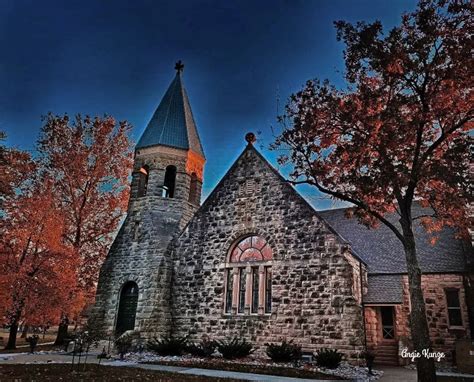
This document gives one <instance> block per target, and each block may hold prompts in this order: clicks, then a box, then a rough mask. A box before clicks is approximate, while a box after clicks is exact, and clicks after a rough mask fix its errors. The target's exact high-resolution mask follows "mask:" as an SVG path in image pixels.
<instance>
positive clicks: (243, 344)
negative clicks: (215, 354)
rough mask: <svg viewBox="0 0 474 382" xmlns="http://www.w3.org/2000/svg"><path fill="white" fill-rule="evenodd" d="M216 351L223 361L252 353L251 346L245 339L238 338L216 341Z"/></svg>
mask: <svg viewBox="0 0 474 382" xmlns="http://www.w3.org/2000/svg"><path fill="white" fill-rule="evenodd" d="M217 350H219V352H220V353H221V354H222V357H224V358H225V359H235V358H243V357H246V356H248V355H250V354H251V353H253V351H254V349H253V346H252V345H251V344H250V343H248V342H247V341H246V340H245V338H244V339H243V340H240V339H239V338H238V337H234V338H232V339H228V340H224V341H218V342H217Z"/></svg>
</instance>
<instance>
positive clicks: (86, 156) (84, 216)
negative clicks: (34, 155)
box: [38, 114, 133, 344]
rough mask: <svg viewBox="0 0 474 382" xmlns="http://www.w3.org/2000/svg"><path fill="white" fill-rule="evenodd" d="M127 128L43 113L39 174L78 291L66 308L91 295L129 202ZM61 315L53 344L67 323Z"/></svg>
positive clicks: (103, 120)
mask: <svg viewBox="0 0 474 382" xmlns="http://www.w3.org/2000/svg"><path fill="white" fill-rule="evenodd" d="M130 129H131V127H130V125H129V124H128V123H127V122H119V123H118V124H117V123H116V122H115V120H114V119H113V118H112V117H108V116H105V117H103V118H99V117H96V118H90V117H87V116H86V117H85V118H82V117H81V116H80V115H78V116H76V118H75V119H74V120H73V121H71V120H70V118H69V117H68V116H67V115H64V116H54V115H52V114H48V115H47V116H46V117H45V118H44V126H43V128H42V131H41V137H40V140H39V144H38V152H39V154H40V163H41V168H42V171H43V172H44V173H46V174H48V176H50V177H51V178H52V179H54V185H53V188H54V191H55V198H56V200H57V203H58V206H59V208H60V209H61V211H62V213H63V215H64V217H65V233H64V240H65V242H66V243H67V244H69V245H71V246H72V247H73V248H74V251H75V253H76V256H77V257H78V258H79V265H78V272H77V277H78V280H77V286H78V289H77V290H73V291H71V295H70V299H71V304H72V305H75V303H74V300H75V298H76V297H77V296H80V293H79V292H80V291H83V292H84V293H85V300H86V302H90V301H91V300H92V299H93V297H94V292H95V286H96V283H97V278H98V273H99V269H100V266H101V264H102V261H103V260H104V258H105V255H106V253H107V250H108V247H109V245H110V243H111V241H112V239H113V234H114V233H115V231H116V229H117V227H118V224H119V223H120V221H121V219H122V217H123V213H124V212H125V211H126V207H127V202H128V194H129V187H128V176H129V173H130V169H131V166H132V163H133V158H132V150H131V142H130V140H129V138H128V134H129V132H130ZM69 317H70V316H69V315H68V312H67V311H63V313H62V320H61V325H60V328H59V331H58V338H57V340H56V343H57V344H62V342H63V339H64V337H65V336H66V334H67V325H68V321H69Z"/></svg>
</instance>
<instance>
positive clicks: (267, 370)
mask: <svg viewBox="0 0 474 382" xmlns="http://www.w3.org/2000/svg"><path fill="white" fill-rule="evenodd" d="M147 363H148V362H147ZM149 363H152V364H153V363H154V364H159V365H169V366H185V367H196V368H200V369H215V370H226V371H239V372H241V373H254V374H266V375H279V376H282V377H293V378H313V379H326V380H335V379H339V380H340V379H343V378H341V377H336V376H332V375H328V374H323V373H319V372H316V371H312V370H305V369H297V368H291V367H283V366H282V367H279V366H272V365H265V366H264V365H262V366H259V365H249V364H243V363H240V364H239V363H235V362H232V363H231V362H225V361H220V360H212V361H211V360H209V361H202V362H199V361H160V362H149Z"/></svg>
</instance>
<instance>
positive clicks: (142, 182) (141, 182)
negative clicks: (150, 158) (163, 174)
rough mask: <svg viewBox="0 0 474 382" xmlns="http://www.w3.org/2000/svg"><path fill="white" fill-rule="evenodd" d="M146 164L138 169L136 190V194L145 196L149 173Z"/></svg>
mask: <svg viewBox="0 0 474 382" xmlns="http://www.w3.org/2000/svg"><path fill="white" fill-rule="evenodd" d="M149 172H150V171H149V168H148V166H143V167H141V168H140V170H138V192H137V196H138V197H141V196H145V195H146V190H147V188H148V174H149Z"/></svg>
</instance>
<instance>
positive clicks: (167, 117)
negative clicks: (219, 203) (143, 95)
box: [135, 70, 205, 158]
mask: <svg viewBox="0 0 474 382" xmlns="http://www.w3.org/2000/svg"><path fill="white" fill-rule="evenodd" d="M181 77H182V74H181V70H178V71H177V73H176V77H175V78H174V80H173V81H172V82H171V84H170V86H169V88H168V90H167V91H166V93H165V95H164V97H163V99H162V100H161V102H160V104H159V105H158V107H157V109H156V111H155V113H154V114H153V116H152V117H151V120H150V122H149V123H148V126H147V127H146V129H145V131H144V132H143V134H142V136H141V138H140V140H139V141H138V144H137V146H136V147H135V150H138V149H142V148H144V147H149V146H156V145H163V146H170V147H176V148H179V149H186V150H192V151H194V152H195V153H197V154H199V155H201V156H202V157H203V158H205V156H204V151H203V149H202V145H201V141H200V139H199V135H198V133H197V128H196V124H195V122H194V118H193V114H192V111H191V106H190V104H189V100H188V96H187V94H186V90H185V88H184V86H183V80H182V78H181Z"/></svg>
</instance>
